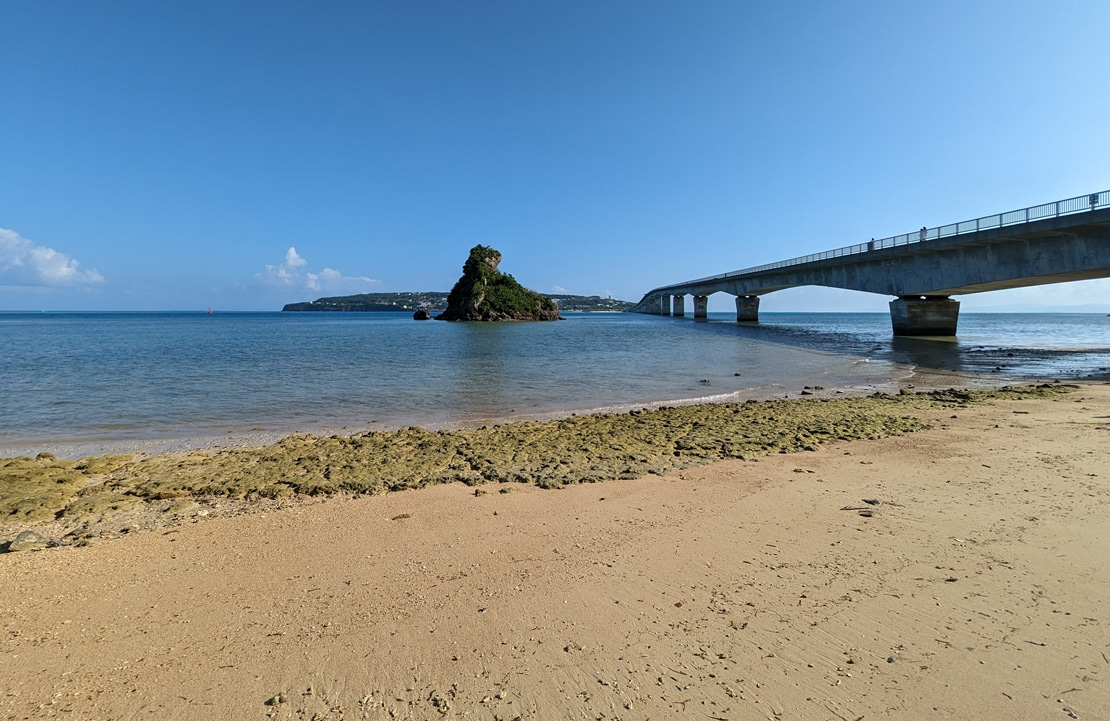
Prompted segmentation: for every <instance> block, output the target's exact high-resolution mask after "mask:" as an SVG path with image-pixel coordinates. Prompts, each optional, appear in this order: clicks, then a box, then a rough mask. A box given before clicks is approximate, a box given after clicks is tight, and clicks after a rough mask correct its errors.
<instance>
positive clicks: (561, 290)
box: [551, 285, 567, 293]
mask: <svg viewBox="0 0 1110 721" xmlns="http://www.w3.org/2000/svg"><path fill="white" fill-rule="evenodd" d="M551 290H552V292H555V293H566V292H567V289H566V288H564V287H563V286H561V285H553V286H551Z"/></svg>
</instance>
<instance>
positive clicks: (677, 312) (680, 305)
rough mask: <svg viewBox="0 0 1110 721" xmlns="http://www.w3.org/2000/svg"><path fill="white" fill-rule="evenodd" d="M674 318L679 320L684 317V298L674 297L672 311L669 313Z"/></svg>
mask: <svg viewBox="0 0 1110 721" xmlns="http://www.w3.org/2000/svg"><path fill="white" fill-rule="evenodd" d="M671 315H673V316H674V317H675V318H681V317H682V316H684V315H686V296H684V295H676V296H675V297H674V310H673V311H672V312H671Z"/></svg>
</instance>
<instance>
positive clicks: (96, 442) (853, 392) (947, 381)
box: [0, 360, 1093, 460]
mask: <svg viewBox="0 0 1110 721" xmlns="http://www.w3.org/2000/svg"><path fill="white" fill-rule="evenodd" d="M855 362H856V363H859V362H863V361H862V360H857V361H855ZM886 376H887V377H885V378H884V379H883V380H880V381H877V382H868V383H865V384H863V385H859V384H855V385H852V384H847V385H840V386H829V387H827V389H826V392H825V393H823V394H821V395H823V396H832V395H835V396H838V397H845V398H855V397H861V396H866V395H868V394H871V393H882V392H886V393H897V392H898V391H899V389H901V388H903V387H910V388H915V389H918V390H942V389H947V388H971V389H975V390H990V389H995V388H1001V387H1003V386H1005V385H1015V384H1025V383H1042V382H1046V379H1044V378H1039V377H1030V376H1017V375H1013V376H1003V377H999V376H994V375H986V374H983V373H977V372H963V371H952V370H946V369H937V368H923V367H908V368H906V369H905V370H904V371H903V372H902V373H901V374H893V373H887V374H886ZM1092 379H1093V377H1092V378H1087V379H1085V380H1092ZM1048 380H1049V382H1072V380H1073V379H1070V378H1067V377H1059V378H1057V377H1052V378H1051V379H1048ZM817 382H819V381H817ZM807 387H808V386H804V385H803V386H802V387H798V388H793V387H791V388H787V387H784V386H781V385H780V384H771V385H769V386H760V387H746V388H740V389H737V390H725V391H723V392H720V393H709V394H705V395H696V396H690V397H679V398H669V399H655V400H642V401H635V402H621V403H614V404H609V405H602V406H594V407H572V408H562V409H557V410H550V411H538V412H531V413H529V412H522V413H516V412H512V413H507V414H500V415H497V414H494V415H476V416H474V417H472V418H467V419H455V420H446V419H444V420H431V421H429V420H428V419H421V420H418V421H406V420H396V421H385V422H380V421H371V422H362V423H359V422H356V421H353V420H350V421H348V422H346V423H342V422H336V423H323V424H317V425H312V426H305V427H288V428H275V429H260V428H255V427H251V428H248V427H247V426H248V425H249V424H246V423H244V424H242V427H236V428H231V429H223V430H221V431H220V432H211V433H204V432H186V433H174V434H167V435H153V436H148V437H138V438H107V439H104V438H100V439H97V438H79V439H65V438H59V439H39V440H9V441H0V460H3V459H10V458H16V457H20V456H30V457H34V456H37V455H38V454H39V453H44V452H45V453H50V454H52V455H54V456H57V457H59V458H65V459H71V460H78V459H80V458H84V457H87V456H100V455H114V454H127V455H162V454H165V453H187V452H190V451H205V452H217V451H221V450H228V449H236V448H258V447H262V446H266V445H271V444H274V443H278V442H280V441H281V440H282V439H284V438H287V437H289V436H295V435H305V434H310V435H314V436H332V435H348V436H349V435H355V434H358V433H367V432H371V431H395V430H398V429H401V428H405V427H408V426H412V425H415V426H417V427H420V428H424V429H427V430H431V431H441V430H468V429H474V428H478V427H480V426H483V425H493V424H505V423H516V422H522V421H523V422H527V421H539V422H545V421H554V420H561V419H565V418H571V417H574V416H580V415H598V414H604V413H627V412H628V411H631V410H638V409H646V410H656V409H658V408H661V407H664V406H675V407H683V406H696V405H703V404H711V403H742V402H745V401H748V400H760V401H762V400H778V399H804V398H806V397H808V394H805V393H803V391H804V390H805V388H807Z"/></svg>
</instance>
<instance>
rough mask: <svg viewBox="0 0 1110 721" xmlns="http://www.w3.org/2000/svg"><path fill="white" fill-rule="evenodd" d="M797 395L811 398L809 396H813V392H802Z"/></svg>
mask: <svg viewBox="0 0 1110 721" xmlns="http://www.w3.org/2000/svg"><path fill="white" fill-rule="evenodd" d="M799 395H803V396H811V395H813V391H802V392H801V393H800V394H799Z"/></svg>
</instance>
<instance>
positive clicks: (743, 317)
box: [736, 295, 759, 323]
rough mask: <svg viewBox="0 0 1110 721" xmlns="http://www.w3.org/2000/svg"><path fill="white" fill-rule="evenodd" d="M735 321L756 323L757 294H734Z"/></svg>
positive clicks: (757, 310) (757, 309) (757, 311)
mask: <svg viewBox="0 0 1110 721" xmlns="http://www.w3.org/2000/svg"><path fill="white" fill-rule="evenodd" d="M736 322H737V323H747V322H752V323H758V322H759V296H758V295H738V296H736Z"/></svg>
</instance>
